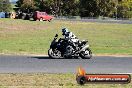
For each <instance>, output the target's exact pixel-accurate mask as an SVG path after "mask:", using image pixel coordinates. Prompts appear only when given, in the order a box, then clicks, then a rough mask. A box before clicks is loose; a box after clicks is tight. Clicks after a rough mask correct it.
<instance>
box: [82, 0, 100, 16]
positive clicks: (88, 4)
mask: <svg viewBox="0 0 132 88" xmlns="http://www.w3.org/2000/svg"><path fill="white" fill-rule="evenodd" d="M80 13H81V16H82V17H95V16H98V13H99V9H98V7H97V2H96V0H80Z"/></svg>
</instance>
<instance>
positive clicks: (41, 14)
mask: <svg viewBox="0 0 132 88" xmlns="http://www.w3.org/2000/svg"><path fill="white" fill-rule="evenodd" d="M53 18H54V17H53V16H50V15H48V14H47V13H46V12H39V11H36V12H35V13H34V16H33V19H34V20H35V21H36V20H39V21H49V22H50V21H51V20H52V19H53Z"/></svg>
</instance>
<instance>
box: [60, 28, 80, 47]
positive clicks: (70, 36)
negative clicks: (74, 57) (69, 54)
mask: <svg viewBox="0 0 132 88" xmlns="http://www.w3.org/2000/svg"><path fill="white" fill-rule="evenodd" d="M62 35H63V36H64V38H65V39H66V40H71V41H72V43H73V46H74V47H76V43H77V42H79V39H78V38H77V37H76V36H75V35H74V34H73V33H72V32H70V31H68V29H67V28H63V29H62ZM75 49H77V48H75Z"/></svg>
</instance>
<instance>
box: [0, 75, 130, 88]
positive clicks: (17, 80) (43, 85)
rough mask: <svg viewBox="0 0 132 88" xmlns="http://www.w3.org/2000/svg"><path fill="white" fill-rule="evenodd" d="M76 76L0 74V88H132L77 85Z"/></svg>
mask: <svg viewBox="0 0 132 88" xmlns="http://www.w3.org/2000/svg"><path fill="white" fill-rule="evenodd" d="M75 79H76V76H75V75H74V74H42V73H37V74H35V73H33V74H31V73H30V74H0V88H131V87H132V83H129V84H86V85H84V86H80V85H79V84H77V83H76V80H75Z"/></svg>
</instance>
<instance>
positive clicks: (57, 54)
mask: <svg viewBox="0 0 132 88" xmlns="http://www.w3.org/2000/svg"><path fill="white" fill-rule="evenodd" d="M48 55H49V57H50V58H53V59H58V58H61V52H60V51H59V50H57V49H54V50H53V49H49V50H48Z"/></svg>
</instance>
